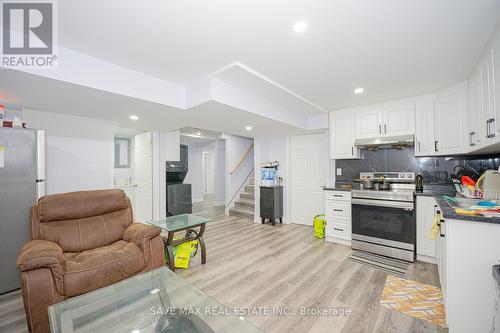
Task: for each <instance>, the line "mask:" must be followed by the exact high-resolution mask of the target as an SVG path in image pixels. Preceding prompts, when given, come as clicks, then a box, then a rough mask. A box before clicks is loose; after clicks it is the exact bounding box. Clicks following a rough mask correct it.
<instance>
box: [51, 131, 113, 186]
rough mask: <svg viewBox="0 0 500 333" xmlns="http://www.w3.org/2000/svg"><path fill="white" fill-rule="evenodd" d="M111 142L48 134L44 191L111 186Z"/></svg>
mask: <svg viewBox="0 0 500 333" xmlns="http://www.w3.org/2000/svg"><path fill="white" fill-rule="evenodd" d="M112 155H113V142H112V141H111V142H110V141H107V140H94V139H83V138H68V137H57V136H48V138H47V194H54V193H64V192H73V191H82V190H95V189H106V188H111V187H112V186H111V185H112V184H111V181H110V180H111V177H112V171H111V170H112V169H111V165H110V164H111V163H110V156H112Z"/></svg>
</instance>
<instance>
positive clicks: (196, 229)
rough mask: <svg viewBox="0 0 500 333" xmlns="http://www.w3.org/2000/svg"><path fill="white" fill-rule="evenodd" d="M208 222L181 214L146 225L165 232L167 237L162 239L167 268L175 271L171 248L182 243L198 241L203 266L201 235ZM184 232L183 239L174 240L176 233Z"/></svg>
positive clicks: (204, 261) (202, 218)
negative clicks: (166, 257)
mask: <svg viewBox="0 0 500 333" xmlns="http://www.w3.org/2000/svg"><path fill="white" fill-rule="evenodd" d="M208 222H210V220H209V219H207V218H204V217H201V216H197V215H193V214H181V215H176V216H169V217H167V218H164V219H160V220H152V221H149V222H147V223H148V224H151V225H154V226H156V227H160V228H162V229H163V230H164V231H166V232H167V237H166V239H164V243H165V250H166V251H167V255H168V267H169V268H170V269H171V270H175V264H174V254H173V247H174V246H176V245H179V244H182V243H186V242H190V241H194V240H198V242H199V245H200V249H201V263H202V264H203V265H204V264H205V263H206V262H207V249H206V247H205V241H204V240H203V234H204V233H205V226H206V224H207V223H208ZM182 231H185V232H186V233H185V235H184V237H183V238H180V239H174V235H175V233H176V232H182Z"/></svg>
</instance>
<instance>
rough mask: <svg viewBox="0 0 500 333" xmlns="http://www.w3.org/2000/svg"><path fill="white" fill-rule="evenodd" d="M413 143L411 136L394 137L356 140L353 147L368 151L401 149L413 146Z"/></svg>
mask: <svg viewBox="0 0 500 333" xmlns="http://www.w3.org/2000/svg"><path fill="white" fill-rule="evenodd" d="M413 142H414V138H413V135H396V136H385V137H382V138H369V139H357V140H356V141H354V146H356V147H358V148H362V149H369V150H376V149H379V148H392V149H402V148H404V147H411V146H413Z"/></svg>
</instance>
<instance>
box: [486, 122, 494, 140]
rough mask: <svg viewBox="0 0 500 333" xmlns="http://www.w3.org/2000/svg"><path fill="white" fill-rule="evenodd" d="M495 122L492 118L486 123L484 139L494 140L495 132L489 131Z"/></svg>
mask: <svg viewBox="0 0 500 333" xmlns="http://www.w3.org/2000/svg"><path fill="white" fill-rule="evenodd" d="M494 122H495V119H494V118H490V119H488V120H487V121H486V137H487V138H494V137H495V132H494V131H492V130H491V125H492V124H493V123H494Z"/></svg>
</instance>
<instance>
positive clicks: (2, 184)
mask: <svg viewBox="0 0 500 333" xmlns="http://www.w3.org/2000/svg"><path fill="white" fill-rule="evenodd" d="M0 146H4V147H5V150H4V159H5V163H4V166H3V168H0V293H4V292H7V291H10V290H14V289H17V288H19V287H20V284H21V283H20V282H21V281H20V275H19V272H18V270H17V268H16V257H17V254H18V253H19V250H20V248H21V246H22V245H23V244H25V243H26V242H27V241H29V240H30V238H31V237H30V224H29V210H30V207H31V206H33V204H34V203H35V196H36V190H35V188H36V182H35V179H36V168H37V163H36V131H35V130H27V129H12V128H0Z"/></svg>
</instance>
